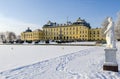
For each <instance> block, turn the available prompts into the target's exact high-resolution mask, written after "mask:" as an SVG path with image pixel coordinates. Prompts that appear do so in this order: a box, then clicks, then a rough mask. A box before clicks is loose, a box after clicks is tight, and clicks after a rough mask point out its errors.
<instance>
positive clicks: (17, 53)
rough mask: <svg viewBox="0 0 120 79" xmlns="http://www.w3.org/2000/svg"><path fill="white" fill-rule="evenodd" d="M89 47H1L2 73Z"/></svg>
mask: <svg viewBox="0 0 120 79" xmlns="http://www.w3.org/2000/svg"><path fill="white" fill-rule="evenodd" d="M87 48H92V47H90V46H89V47H87V46H53V45H50V46H47V45H0V72H1V71H4V70H8V69H13V68H17V67H20V66H25V65H28V64H32V63H36V62H40V61H43V60H48V59H50V58H55V57H58V56H62V55H66V54H69V53H73V52H78V51H80V50H84V49H87Z"/></svg>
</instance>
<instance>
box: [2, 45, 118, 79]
mask: <svg viewBox="0 0 120 79" xmlns="http://www.w3.org/2000/svg"><path fill="white" fill-rule="evenodd" d="M104 48H105V47H104V46H101V47H100V46H16V45H15V46H12V45H11V46H7V45H5V46H0V53H1V51H6V52H4V53H5V54H3V52H2V54H0V66H1V65H2V67H3V68H4V69H5V70H6V69H10V68H11V69H10V70H7V71H4V72H1V73H0V79H120V72H118V73H117V72H110V71H103V70H102V66H103V63H104ZM117 48H118V51H117V62H118V65H119V68H120V62H119V61H120V59H119V58H120V43H117ZM33 51H34V52H33ZM1 55H2V56H1ZM31 55H32V56H31ZM44 56H45V57H44ZM2 57H3V58H2ZM1 58H2V60H1ZM5 58H6V59H7V60H5ZM3 59H4V60H3ZM14 59H15V60H14ZM4 61H5V62H6V63H4ZM37 61H41V62H38V63H35V64H31V65H26V64H30V63H34V62H37ZM1 62H3V63H1ZM10 63H12V64H10ZM15 63H17V65H18V66H21V64H22V65H26V66H22V67H18V68H15V69H12V68H14V67H17V66H16V64H15ZM7 64H8V68H6V67H4V66H6V65H7ZM9 64H10V65H9ZM13 64H14V65H13ZM3 65H4V66H3ZM2 67H1V69H2ZM1 69H0V70H1Z"/></svg>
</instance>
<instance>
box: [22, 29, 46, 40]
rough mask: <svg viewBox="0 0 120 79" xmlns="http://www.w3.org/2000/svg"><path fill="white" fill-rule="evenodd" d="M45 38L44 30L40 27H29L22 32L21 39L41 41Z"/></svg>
mask: <svg viewBox="0 0 120 79" xmlns="http://www.w3.org/2000/svg"><path fill="white" fill-rule="evenodd" d="M43 39H44V37H43V31H42V30H40V29H36V30H34V31H32V30H31V29H30V28H28V29H27V30H26V31H24V32H22V33H21V40H23V41H39V40H43Z"/></svg>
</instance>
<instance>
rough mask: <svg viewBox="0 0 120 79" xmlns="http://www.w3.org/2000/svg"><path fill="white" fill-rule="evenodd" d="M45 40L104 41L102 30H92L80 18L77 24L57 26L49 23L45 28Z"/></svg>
mask: <svg viewBox="0 0 120 79" xmlns="http://www.w3.org/2000/svg"><path fill="white" fill-rule="evenodd" d="M43 32H44V39H45V40H80V41H88V40H92V41H94V40H103V39H104V38H103V37H102V35H101V28H91V26H90V24H89V23H87V22H86V21H85V20H82V19H80V18H78V19H77V21H76V22H73V23H71V22H67V24H57V23H53V22H51V21H49V22H48V23H47V24H45V25H44V26H43Z"/></svg>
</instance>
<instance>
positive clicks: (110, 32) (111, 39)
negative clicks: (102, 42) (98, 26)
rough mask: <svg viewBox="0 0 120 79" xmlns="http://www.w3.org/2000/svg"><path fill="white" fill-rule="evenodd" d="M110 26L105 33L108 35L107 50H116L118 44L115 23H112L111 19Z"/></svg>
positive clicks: (110, 19)
mask: <svg viewBox="0 0 120 79" xmlns="http://www.w3.org/2000/svg"><path fill="white" fill-rule="evenodd" d="M107 20H108V25H107V29H106V31H105V32H104V34H106V42H107V46H106V47H107V48H116V43H115V34H114V23H113V21H112V18H111V17H108V19H107Z"/></svg>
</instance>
